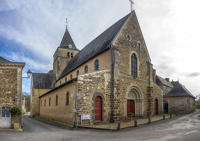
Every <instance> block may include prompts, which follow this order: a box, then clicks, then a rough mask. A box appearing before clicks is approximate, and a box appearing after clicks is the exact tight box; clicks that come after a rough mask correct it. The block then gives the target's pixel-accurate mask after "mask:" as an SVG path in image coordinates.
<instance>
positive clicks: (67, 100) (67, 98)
mask: <svg viewBox="0 0 200 141" xmlns="http://www.w3.org/2000/svg"><path fill="white" fill-rule="evenodd" d="M66 105H69V92H67V94H66Z"/></svg>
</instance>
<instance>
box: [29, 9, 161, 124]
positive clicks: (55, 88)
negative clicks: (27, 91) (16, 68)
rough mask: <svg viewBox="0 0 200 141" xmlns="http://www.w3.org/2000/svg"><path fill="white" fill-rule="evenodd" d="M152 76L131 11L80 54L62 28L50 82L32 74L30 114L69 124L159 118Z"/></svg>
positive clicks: (157, 89) (158, 99)
mask: <svg viewBox="0 0 200 141" xmlns="http://www.w3.org/2000/svg"><path fill="white" fill-rule="evenodd" d="M155 72H156V71H155V70H154V69H153V65H152V63H151V58H150V56H149V52H148V49H147V47H146V44H145V41H144V38H143V35H142V31H141V29H140V26H139V23H138V20H137V17H136V14H135V11H133V12H131V13H130V14H128V15H126V16H125V17H123V18H122V19H120V20H119V21H117V22H116V23H115V24H113V25H112V26H111V27H109V28H108V29H107V30H106V31H104V32H103V33H102V34H100V35H99V36H98V37H97V38H95V39H94V40H93V41H91V42H90V43H89V44H88V45H86V46H85V47H84V48H83V49H82V50H80V51H79V50H78V49H77V48H76V46H75V44H74V42H73V40H72V38H71V36H70V34H69V32H68V29H66V31H65V34H64V36H63V39H62V41H61V44H60V46H59V47H58V48H57V50H56V52H55V54H54V64H53V70H52V71H50V73H51V75H52V79H48V78H49V76H48V75H49V73H47V74H33V75H32V87H31V91H32V96H31V97H32V101H31V102H32V107H31V114H32V116H38V115H39V116H40V118H44V119H47V120H51V121H54V122H59V123H63V124H68V125H70V126H75V125H76V126H81V125H83V124H96V123H98V124H104V123H110V122H119V121H126V120H130V119H134V118H136V117H137V118H140V117H147V116H153V115H157V114H162V113H163V91H162V89H161V88H160V87H159V86H158V85H157V84H156V74H155ZM53 77H54V78H53ZM46 83H48V85H46ZM34 99H35V100H34Z"/></svg>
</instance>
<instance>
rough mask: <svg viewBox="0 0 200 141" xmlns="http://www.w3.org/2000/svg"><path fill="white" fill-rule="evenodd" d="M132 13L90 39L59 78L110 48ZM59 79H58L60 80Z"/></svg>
mask: <svg viewBox="0 0 200 141" xmlns="http://www.w3.org/2000/svg"><path fill="white" fill-rule="evenodd" d="M130 15H131V13H129V14H127V15H126V16H124V17H123V18H121V19H120V20H118V21H117V22H115V23H114V24H112V25H111V26H110V27H108V28H107V29H106V30H105V31H104V32H102V33H101V34H100V35H98V36H97V37H96V38H95V39H93V40H92V41H90V42H89V43H88V44H87V45H86V46H85V47H84V48H83V49H82V50H81V51H80V52H79V53H78V54H77V55H76V56H75V57H74V58H73V59H72V60H71V61H70V62H69V64H68V65H67V66H66V67H65V69H64V70H63V72H62V73H61V75H60V77H59V79H61V78H62V77H64V76H65V75H66V74H68V73H69V72H71V71H73V70H74V69H76V68H77V67H79V66H80V65H82V64H83V63H85V62H87V61H88V60H90V59H91V58H93V57H94V56H96V55H98V54H100V53H102V52H104V51H106V50H107V49H109V47H108V46H109V45H110V44H111V42H112V41H113V39H114V38H115V37H116V35H117V34H118V33H119V31H120V30H121V28H122V27H123V25H124V23H125V22H126V20H127V19H128V18H129V16H130ZM59 79H58V80H59Z"/></svg>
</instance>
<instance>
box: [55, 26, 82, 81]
mask: <svg viewBox="0 0 200 141" xmlns="http://www.w3.org/2000/svg"><path fill="white" fill-rule="evenodd" d="M78 52H79V50H78V49H77V48H76V45H75V44H74V41H73V40H72V38H71V36H70V34H69V31H68V29H67V28H66V30H65V34H64V36H63V39H62V41H61V43H60V46H59V47H58V48H57V50H56V52H55V53H54V56H53V57H54V61H53V72H54V73H55V74H56V79H58V78H59V76H60V75H61V73H62V72H63V70H64V69H65V67H66V66H67V65H68V63H69V62H70V60H71V59H72V58H73V57H74V56H75V55H76V54H77V53H78Z"/></svg>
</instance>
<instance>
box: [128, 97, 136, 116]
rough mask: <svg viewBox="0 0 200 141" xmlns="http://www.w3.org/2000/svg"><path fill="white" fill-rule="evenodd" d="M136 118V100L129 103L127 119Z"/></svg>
mask: <svg viewBox="0 0 200 141" xmlns="http://www.w3.org/2000/svg"><path fill="white" fill-rule="evenodd" d="M134 116H135V102H134V100H128V101H127V117H128V118H132V117H134Z"/></svg>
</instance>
